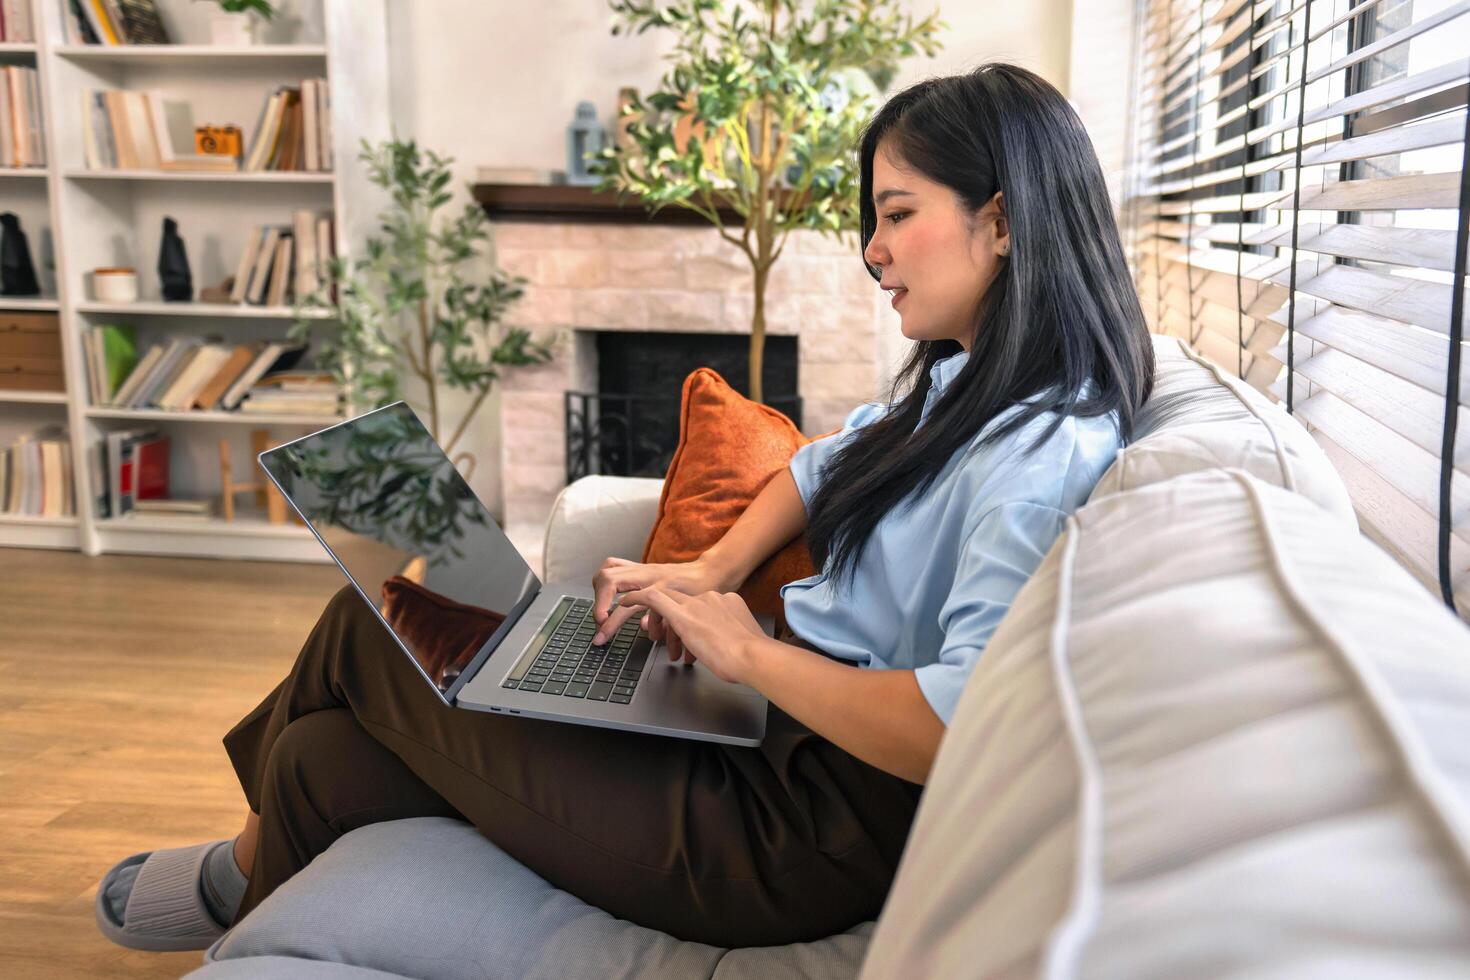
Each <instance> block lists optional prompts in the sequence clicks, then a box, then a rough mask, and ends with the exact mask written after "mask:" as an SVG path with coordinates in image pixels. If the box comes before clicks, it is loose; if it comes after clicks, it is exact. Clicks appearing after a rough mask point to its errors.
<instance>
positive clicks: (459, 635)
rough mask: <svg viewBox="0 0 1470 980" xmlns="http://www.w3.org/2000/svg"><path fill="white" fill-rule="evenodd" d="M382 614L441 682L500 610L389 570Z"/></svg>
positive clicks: (498, 619)
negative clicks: (462, 599) (460, 598)
mask: <svg viewBox="0 0 1470 980" xmlns="http://www.w3.org/2000/svg"><path fill="white" fill-rule="evenodd" d="M382 612H383V618H384V619H386V620H387V621H388V623H389V625H391V626H392V627H393V631H394V632H395V633H397V634H398V635H399V636H400V637H402V638H403V641H404V642H405V643H407V644H408V645H409V647H410V648H411V649H413V650H415V651H417V652H418V653H419V655H420V656H421V657H423V660H424V664H423V666H424V671H425V672H426V673H427V674H428V675H429V677H431V678H432V679H433V681H434V683H436V684H438V685H439V687H440V688H441V689H444V688H447V687H448V686H449V683H450V682H452V681H453V680H454V678H455V677H456V676H458V675H459V672H460V671H461V670H463V669H464V667H465V665H466V664H468V663H469V661H470V658H471V657H473V656H474V655H475V652H476V651H477V650H479V649H480V647H481V646H483V645H484V643H485V641H486V640H488V639H489V638H490V635H491V634H492V633H494V632H495V631H496V630H498V629H499V628H500V624H501V623H503V622H505V614H504V613H498V612H492V611H491V610H489V609H481V608H480V607H479V606H470V605H466V604H465V603H463V602H456V601H454V600H453V599H450V598H449V597H447V596H442V595H440V594H439V593H437V592H435V591H433V590H431V589H426V588H424V587H423V586H422V585H419V584H418V583H417V582H414V581H412V580H410V579H406V578H404V577H403V576H402V575H394V576H393V577H392V578H390V579H388V580H387V581H386V582H384V583H383V606H382Z"/></svg>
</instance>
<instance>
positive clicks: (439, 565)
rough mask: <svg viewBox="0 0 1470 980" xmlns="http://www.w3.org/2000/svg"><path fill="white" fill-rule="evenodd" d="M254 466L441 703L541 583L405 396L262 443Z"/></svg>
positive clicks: (473, 668)
mask: <svg viewBox="0 0 1470 980" xmlns="http://www.w3.org/2000/svg"><path fill="white" fill-rule="evenodd" d="M260 465H261V466H262V467H263V468H264V469H265V471H266V473H267V474H268V475H269V476H270V478H271V479H272V480H273V481H274V482H275V484H276V486H277V487H279V488H280V490H281V492H282V493H283V494H284V495H285V496H286V499H287V500H289V501H290V502H291V505H292V506H293V507H295V508H296V511H297V513H299V514H300V515H301V517H302V519H303V520H305V521H306V522H307V524H308V525H309V526H310V527H311V530H312V531H313V532H314V533H315V534H316V536H317V539H318V540H320V541H321V543H322V545H323V546H324V547H325V548H326V549H327V552H328V553H329V554H330V555H331V556H332V557H333V558H334V559H335V560H336V562H337V564H338V565H339V566H341V568H342V571H343V572H345V573H346V575H347V577H348V578H349V579H351V581H352V583H353V585H355V586H356V587H357V590H358V591H359V592H360V593H361V594H362V595H363V596H364V597H365V598H366V599H367V600H368V604H369V605H370V606H372V607H373V609H374V611H375V612H377V614H378V618H379V619H381V620H382V621H383V623H384V624H385V625H386V626H387V627H388V628H389V630H391V631H392V632H393V634H394V636H395V637H397V639H398V642H399V645H400V646H402V647H403V648H404V650H405V651H406V652H407V653H408V654H409V655H410V657H412V659H413V661H414V662H415V663H416V664H417V665H418V668H419V672H420V673H422V674H423V675H424V678H425V680H427V681H428V682H429V683H430V684H431V685H432V686H433V688H434V690H435V691H436V692H437V693H439V694H440V696H441V697H443V698H444V699H445V700H446V701H453V699H454V696H455V694H457V693H458V690H459V688H460V687H461V686H463V685H464V684H465V683H466V682H468V680H469V679H470V677H471V676H473V674H474V672H475V671H476V670H478V669H479V666H480V664H482V663H483V662H484V661H485V659H486V658H487V657H489V656H490V654H491V653H492V652H493V651H494V650H495V647H496V645H497V644H498V643H499V642H500V640H501V638H502V637H504V636H505V634H506V633H508V632H510V629H511V627H513V626H514V625H515V622H516V620H517V619H518V618H519V617H520V615H521V613H522V612H524V611H525V609H526V607H527V606H529V605H530V604H531V601H532V600H533V599H534V598H535V597H536V594H537V592H539V591H540V589H541V582H540V580H539V579H538V578H537V577H536V574H535V573H534V572H532V571H531V568H530V566H529V565H527V564H526V561H525V559H524V558H522V557H521V555H520V552H518V551H516V549H515V546H514V545H513V544H511V543H510V540H509V539H508V538H507V537H506V536H505V533H504V532H503V531H502V530H501V529H500V527H499V526H498V525H497V524H496V523H495V520H494V519H493V517H492V516H491V514H490V512H489V511H488V510H487V509H486V508H485V506H484V504H482V503H481V502H480V500H479V498H478V497H476V496H475V494H474V491H473V490H471V489H470V487H469V484H467V483H465V481H464V478H463V477H461V476H460V474H459V471H458V470H457V469H455V467H454V464H453V463H451V462H450V460H449V457H448V456H446V455H445V454H444V451H443V450H442V449H440V448H439V445H438V443H436V442H435V441H434V439H433V437H432V436H431V435H429V432H428V430H427V429H426V428H425V427H424V425H423V423H422V422H420V421H419V418H418V416H417V415H415V414H414V412H413V409H411V408H410V407H409V406H408V404H407V403H405V402H401V401H400V402H395V403H393V404H392V405H387V406H384V407H383V408H379V409H376V410H374V411H372V412H368V413H367V414H365V415H360V416H358V417H357V418H355V419H350V420H349V421H346V422H341V423H338V424H337V425H334V426H332V427H331V428H327V429H322V430H321V431H320V432H314V433H312V434H311V435H308V436H304V437H302V438H300V439H297V440H296V441H294V442H289V443H286V444H285V445H283V446H277V447H276V448H274V449H270V450H267V451H266V452H263V453H261V454H260Z"/></svg>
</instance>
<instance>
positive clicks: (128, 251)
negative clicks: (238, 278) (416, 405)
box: [0, 0, 390, 562]
mask: <svg viewBox="0 0 1470 980" xmlns="http://www.w3.org/2000/svg"><path fill="white" fill-rule="evenodd" d="M157 2H158V7H159V11H160V14H161V16H162V17H163V20H164V24H165V26H166V27H167V29H168V31H169V36H170V38H172V39H173V40H174V41H175V42H176V43H174V44H171V45H167V46H143V45H139V46H118V47H106V46H101V45H78V44H70V43H67V38H66V32H65V22H64V19H63V12H64V0H32V3H33V7H34V12H35V21H36V24H37V25H38V30H39V32H40V36H39V38H38V40H37V43H35V44H24V45H19V44H0V63H5V64H27V65H34V66H35V67H36V68H37V69H38V71H39V75H40V84H41V95H42V110H43V115H44V121H45V129H46V134H45V137H46V149H47V160H48V166H47V167H46V168H44V169H40V170H13V169H0V197H3V198H4V201H5V204H4V206H3V208H0V210H12V211H15V212H17V213H18V214H19V215H20V217H21V222H22V225H23V227H24V228H25V231H26V234H27V238H28V239H29V242H30V247H31V254H32V257H33V258H34V259H35V261H36V266H37V273H38V276H39V277H40V279H41V285H42V290H43V296H42V297H39V298H27V299H20V298H15V297H0V309H6V310H26V311H35V310H41V311H54V312H56V313H57V314H58V315H59V318H60V327H61V341H62V356H63V363H64V370H65V379H66V389H67V390H66V392H65V393H48V392H23V391H4V390H0V443H3V444H4V445H9V444H10V443H11V442H12V441H13V440H14V438H15V436H16V435H18V434H21V433H31V432H34V431H35V430H36V429H38V428H41V427H42V426H44V425H47V424H49V423H62V424H64V425H65V427H66V429H67V432H68V435H69V439H70V444H71V463H72V470H73V473H74V476H75V483H76V490H77V501H76V505H77V507H76V509H77V514H76V516H74V517H65V518H35V517H22V516H19V515H14V514H0V547H3V546H11V547H54V548H77V549H80V550H81V551H83V552H84V553H86V554H89V555H96V554H103V553H129V554H154V555H181V556H182V555H189V556H202V557H215V558H250V559H264V560H278V561H312V562H321V561H325V560H327V558H326V556H325V554H324V553H323V551H322V549H321V547H320V546H319V545H318V544H317V542H316V539H315V538H314V537H312V535H311V533H310V532H309V531H308V530H307V529H306V528H305V527H303V526H300V525H297V524H295V523H287V524H270V523H269V522H268V521H266V519H265V516H264V514H263V513H261V512H259V511H257V510H256V509H254V504H253V502H252V501H251V499H250V496H249V495H246V494H241V495H238V496H237V497H236V519H235V520H234V521H233V522H226V521H224V520H223V519H212V520H208V521H184V520H172V519H167V518H156V517H144V516H139V515H136V514H130V515H127V516H125V517H121V518H100V517H99V516H98V515H97V513H96V511H95V506H94V504H93V501H94V498H95V490H96V488H94V487H93V486H91V480H90V474H89V472H88V468H87V450H88V447H89V446H91V445H92V444H93V443H94V442H96V441H98V440H101V439H104V438H105V437H106V435H107V433H108V432H112V431H116V430H118V429H122V428H131V427H136V426H142V425H148V426H155V427H157V428H159V429H160V430H161V431H163V432H164V433H165V434H167V435H168V437H169V440H170V457H169V468H170V490H171V492H172V493H173V494H175V495H178V496H212V497H217V495H218V493H219V489H220V488H219V449H218V444H219V440H221V439H227V440H229V442H230V445H231V447H232V463H233V469H234V477H235V479H237V480H238V479H241V478H242V477H243V476H244V474H245V473H247V472H250V473H258V471H259V468H258V466H257V465H256V462H255V459H254V457H253V454H252V453H251V450H250V441H249V440H250V430H251V429H254V428H269V429H270V430H271V434H272V436H273V437H274V438H275V439H277V440H278V441H287V440H290V439H294V438H297V437H299V436H301V435H303V434H305V433H307V432H311V431H313V430H315V429H318V428H322V427H324V426H327V425H331V424H333V422H335V421H337V419H336V417H334V416H299V415H279V414H276V415H266V414H261V415H248V414H245V413H239V412H167V411H154V410H147V411H140V410H129V409H115V408H107V407H99V406H93V405H92V404H90V400H89V397H88V385H87V373H86V366H85V364H84V363H83V349H82V335H83V332H84V331H85V330H87V329H88V328H90V327H93V326H97V325H99V324H103V323H121V324H129V325H131V326H133V327H134V329H135V330H136V332H137V335H138V343H139V347H140V349H141V350H146V349H147V345H148V344H149V343H156V342H162V341H164V340H167V339H168V338H169V337H171V336H177V335H180V334H192V335H196V336H204V337H210V336H212V337H218V338H220V339H222V340H224V341H226V342H230V341H234V342H245V341H249V340H260V339H280V338H283V337H284V336H285V334H286V331H287V330H288V329H289V328H290V326H291V323H292V321H293V319H294V317H293V312H292V310H291V309H290V308H289V307H258V306H233V305H229V304H218V303H200V302H192V303H166V302H163V301H162V299H161V296H160V284H159V281H158V275H157V271H156V266H157V259H158V247H159V241H160V237H161V228H162V223H163V218H164V217H165V216H168V217H172V218H174V219H175V220H176V221H177V222H178V223H179V233H180V235H181V236H182V237H183V239H184V242H185V245H186V247H187V248H188V254H189V264H190V268H191V272H192V274H193V280H194V289H195V293H196V295H197V293H198V291H199V290H200V289H202V288H203V287H205V286H210V285H213V284H215V283H217V282H219V281H220V280H221V279H223V278H224V277H225V276H227V275H231V274H233V273H234V271H235V265H236V262H237V260H238V258H239V255H240V252H241V249H242V247H243V246H244V243H245V237H246V235H247V233H248V232H249V230H250V229H251V228H252V227H253V226H255V225H257V224H262V223H268V222H275V223H279V224H288V223H289V222H290V218H291V212H292V211H294V210H296V209H299V208H309V209H312V210H314V211H317V212H327V211H331V212H332V213H333V215H334V217H335V219H336V243H335V244H336V248H337V252H338V254H339V255H342V256H348V255H350V254H351V253H352V251H353V244H354V243H360V242H361V241H362V240H363V238H364V236H365V235H367V234H369V233H371V232H372V231H373V230H374V229H375V226H376V221H375V218H376V215H377V212H378V211H379V210H380V209H381V208H382V206H383V204H384V198H383V196H382V192H381V191H380V190H379V189H378V188H376V187H374V186H373V185H372V183H371V181H370V180H369V179H368V175H367V172H366V170H365V168H364V167H363V165H362V164H361V163H360V161H359V160H358V150H359V147H360V145H361V141H362V140H367V141H368V142H369V143H376V142H378V141H381V140H384V139H387V138H388V137H389V135H390V125H389V97H388V79H387V71H388V52H387V21H386V11H385V0H282V2H278V3H277V4H276V6H277V8H278V10H279V11H280V13H279V15H278V17H277V19H276V20H275V22H273V23H272V24H269V25H266V26H265V29H264V30H263V31H262V34H263V36H262V37H260V38H259V40H260V42H261V43H258V44H254V45H247V46H230V47H221V46H215V45H212V44H210V43H209V23H208V19H209V17H210V15H211V13H212V12H213V11H215V10H217V9H218V8H217V7H215V6H214V5H213V4H208V3H195V2H193V0H157ZM313 76H324V77H326V78H327V79H328V83H329V85H330V89H331V98H332V124H333V128H332V154H333V157H334V163H335V170H334V172H332V173H300V172H287V173H178V172H165V171H132V172H129V171H118V170H101V171H98V170H88V169H87V168H86V160H85V156H84V149H83V147H84V143H83V128H82V127H83V118H82V93H83V92H84V91H86V90H88V89H112V88H121V89H137V90H143V89H154V88H156V89H160V90H162V91H163V92H164V95H165V97H166V98H169V99H177V100H183V101H187V102H189V103H190V105H191V106H192V109H193V115H194V122H195V124H196V125H204V124H215V125H225V124H231V123H233V124H234V125H237V126H239V127H240V130H241V133H242V135H243V138H244V141H245V142H246V143H247V144H248V143H249V140H250V138H251V136H253V135H254V131H255V126H256V121H257V117H258V115H259V111H260V107H261V105H262V104H263V103H264V101H265V98H266V96H267V95H268V94H269V93H270V92H272V91H274V90H275V88H276V87H277V86H279V85H284V84H297V83H299V82H300V80H301V79H303V78H308V77H313ZM104 265H129V266H133V267H135V268H136V269H137V270H138V279H139V292H140V296H141V298H140V300H139V301H138V302H136V303H127V304H117V303H103V302H98V301H96V300H94V299H92V297H91V293H90V290H89V289H88V282H87V278H88V277H87V272H88V271H89V270H91V269H93V268H96V267H98V266H104ZM312 319H314V320H319V321H320V322H319V323H317V324H314V325H313V328H312V331H313V337H314V338H325V337H328V336H330V332H331V331H333V330H335V329H336V323H335V321H333V320H332V319H331V318H330V317H328V316H324V315H319V316H314V317H313V318H312ZM141 350H140V352H141ZM0 561H3V558H0Z"/></svg>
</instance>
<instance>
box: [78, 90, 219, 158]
mask: <svg viewBox="0 0 1470 980" xmlns="http://www.w3.org/2000/svg"><path fill="white" fill-rule="evenodd" d="M82 118H83V119H84V120H86V121H87V122H88V125H87V126H84V127H83V131H82V150H83V155H84V159H85V160H86V164H87V168H88V169H89V170H111V169H117V170H139V169H141V170H166V171H170V172H175V173H190V172H197V173H234V172H237V171H238V170H239V169H240V161H239V160H238V159H237V158H235V157H232V156H223V155H216V154H207V153H206V154H200V153H192V152H184V151H183V150H181V149H180V147H191V148H192V146H193V145H194V113H193V109H192V108H191V106H190V105H189V103H187V102H183V101H180V100H178V99H169V98H165V97H164V94H163V93H162V92H161V91H159V90H157V89H149V90H146V91H129V90H124V89H111V90H100V91H99V90H93V89H88V90H85V91H83V92H82Z"/></svg>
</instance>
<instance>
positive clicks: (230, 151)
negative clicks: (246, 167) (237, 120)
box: [194, 126, 240, 157]
mask: <svg viewBox="0 0 1470 980" xmlns="http://www.w3.org/2000/svg"><path fill="white" fill-rule="evenodd" d="M194 152H195V153H198V154H201V155H206V154H207V155H210V156H222V157H237V156H239V155H240V127H239V126H196V127H195V128H194Z"/></svg>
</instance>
